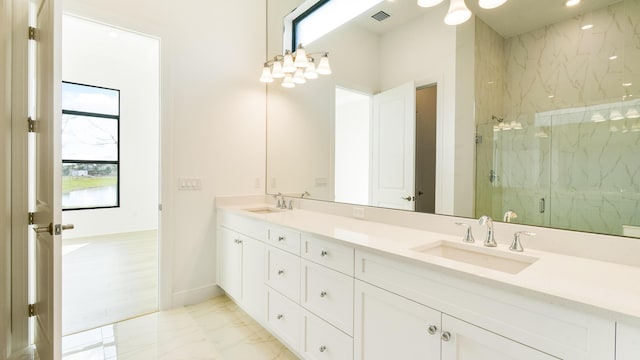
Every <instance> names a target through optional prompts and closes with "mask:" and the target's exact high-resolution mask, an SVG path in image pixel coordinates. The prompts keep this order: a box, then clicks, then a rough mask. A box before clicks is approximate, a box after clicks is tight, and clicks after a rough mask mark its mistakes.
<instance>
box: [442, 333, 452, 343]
mask: <svg viewBox="0 0 640 360" xmlns="http://www.w3.org/2000/svg"><path fill="white" fill-rule="evenodd" d="M449 340H451V333H450V332H448V331H445V332H443V333H442V341H449Z"/></svg>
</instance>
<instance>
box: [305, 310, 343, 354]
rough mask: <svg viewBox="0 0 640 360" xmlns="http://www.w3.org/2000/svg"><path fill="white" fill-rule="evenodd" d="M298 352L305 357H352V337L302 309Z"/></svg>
mask: <svg viewBox="0 0 640 360" xmlns="http://www.w3.org/2000/svg"><path fill="white" fill-rule="evenodd" d="M300 352H301V353H302V354H303V355H304V358H305V359H335V360H347V359H353V338H352V337H351V336H349V335H347V334H345V333H343V332H342V331H340V330H338V329H336V328H335V327H333V326H331V324H329V323H327V322H326V321H323V320H322V319H320V318H319V317H317V316H315V315H313V314H312V313H310V312H308V311H305V310H302V342H301V343H300Z"/></svg>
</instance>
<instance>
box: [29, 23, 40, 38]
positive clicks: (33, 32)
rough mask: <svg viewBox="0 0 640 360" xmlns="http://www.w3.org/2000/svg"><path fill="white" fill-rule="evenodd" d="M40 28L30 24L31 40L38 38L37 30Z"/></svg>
mask: <svg viewBox="0 0 640 360" xmlns="http://www.w3.org/2000/svg"><path fill="white" fill-rule="evenodd" d="M37 30H38V29H36V28H34V27H33V26H29V40H35V39H36V32H37Z"/></svg>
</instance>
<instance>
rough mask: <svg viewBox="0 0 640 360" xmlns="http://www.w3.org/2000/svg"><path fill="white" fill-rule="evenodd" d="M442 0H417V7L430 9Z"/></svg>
mask: <svg viewBox="0 0 640 360" xmlns="http://www.w3.org/2000/svg"><path fill="white" fill-rule="evenodd" d="M442 1H444V0H418V6H421V7H432V6H436V5H438V4H440V3H441V2H442Z"/></svg>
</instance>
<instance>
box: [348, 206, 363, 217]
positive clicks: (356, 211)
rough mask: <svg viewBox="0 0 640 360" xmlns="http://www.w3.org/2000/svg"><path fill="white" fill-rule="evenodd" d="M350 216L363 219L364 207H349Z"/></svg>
mask: <svg viewBox="0 0 640 360" xmlns="http://www.w3.org/2000/svg"><path fill="white" fill-rule="evenodd" d="M351 216H353V217H354V218H356V219H364V208H362V207H353V208H351Z"/></svg>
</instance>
